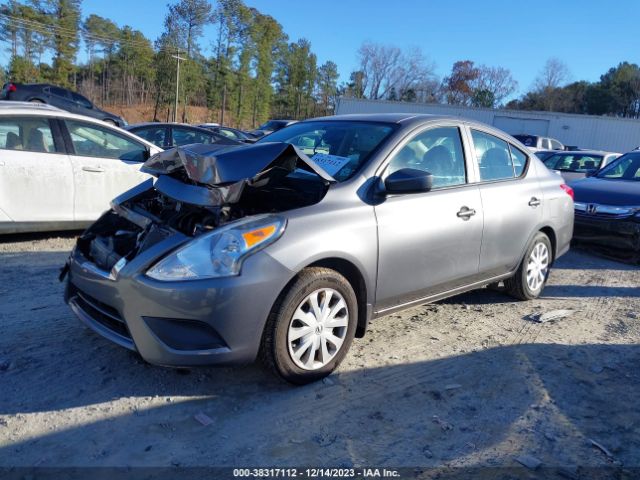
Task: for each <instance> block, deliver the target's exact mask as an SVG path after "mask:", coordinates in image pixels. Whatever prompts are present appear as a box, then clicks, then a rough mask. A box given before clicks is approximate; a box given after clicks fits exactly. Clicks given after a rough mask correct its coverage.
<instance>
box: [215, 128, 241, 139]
mask: <svg viewBox="0 0 640 480" xmlns="http://www.w3.org/2000/svg"><path fill="white" fill-rule="evenodd" d="M218 133H219V134H220V135H224V136H225V137H227V138H230V139H232V140H239V138H238V135H236V133H235V132H234V131H233V130H228V129H226V128H221V129H220V130H218Z"/></svg>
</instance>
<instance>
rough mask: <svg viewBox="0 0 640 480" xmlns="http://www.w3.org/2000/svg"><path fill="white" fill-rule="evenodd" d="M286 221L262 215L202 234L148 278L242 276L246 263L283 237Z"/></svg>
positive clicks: (175, 279)
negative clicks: (247, 258)
mask: <svg viewBox="0 0 640 480" xmlns="http://www.w3.org/2000/svg"><path fill="white" fill-rule="evenodd" d="M285 226H286V220H285V219H284V218H282V217H278V216H275V215H261V216H259V217H252V218H247V219H244V220H240V221H237V222H234V223H230V224H228V225H226V226H224V227H222V228H219V229H217V230H214V231H213V232H211V233H207V234H205V235H202V236H201V237H199V238H197V239H195V240H193V241H192V242H190V243H188V244H187V245H185V246H184V247H182V248H180V249H178V250H176V251H175V252H173V253H172V254H170V255H169V256H167V257H165V258H163V259H162V260H160V261H159V262H158V263H156V264H155V265H154V266H153V267H151V268H150V269H149V270H148V271H147V276H148V277H151V278H153V279H155V280H160V281H164V282H170V281H180V280H199V279H202V278H217V277H230V276H233V275H239V274H240V269H241V267H242V262H243V261H244V259H245V258H246V257H248V256H249V255H251V254H253V253H255V252H257V251H259V250H262V249H263V248H265V247H266V246H267V245H270V244H272V243H273V242H275V241H276V240H277V239H278V238H280V237H281V236H282V233H283V232H284V229H285Z"/></svg>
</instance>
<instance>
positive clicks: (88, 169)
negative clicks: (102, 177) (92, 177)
mask: <svg viewBox="0 0 640 480" xmlns="http://www.w3.org/2000/svg"><path fill="white" fill-rule="evenodd" d="M82 170H83V171H85V172H94V173H102V172H104V168H102V167H82Z"/></svg>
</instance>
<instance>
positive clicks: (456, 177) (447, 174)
mask: <svg viewBox="0 0 640 480" xmlns="http://www.w3.org/2000/svg"><path fill="white" fill-rule="evenodd" d="M402 168H414V169H417V170H423V171H427V172H429V173H431V175H433V188H434V189H436V188H442V187H451V186H454V185H463V184H464V183H466V181H467V178H466V169H465V164H464V154H463V153H462V141H461V140H460V130H458V128H457V127H438V128H431V129H429V130H426V131H424V132H421V133H419V134H418V135H416V136H415V137H414V138H412V139H411V140H409V142H408V143H407V144H406V145H405V146H404V147H402V149H401V150H400V151H399V152H398V153H396V154H395V155H394V157H393V158H392V159H391V161H390V163H389V168H388V169H387V174H391V173H393V172H395V171H396V170H400V169H402Z"/></svg>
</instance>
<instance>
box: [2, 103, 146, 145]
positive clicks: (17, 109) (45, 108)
mask: <svg viewBox="0 0 640 480" xmlns="http://www.w3.org/2000/svg"><path fill="white" fill-rule="evenodd" d="M18 115H36V116H43V117H44V116H50V117H51V116H53V117H56V118H68V119H70V120H82V121H83V122H87V123H93V124H95V125H100V126H106V128H111V129H114V130H123V129H121V128H119V127H115V126H113V125H109V124H108V123H105V122H103V121H102V120H100V119H98V118H93V117H87V116H85V115H77V114H75V113H70V112H67V111H66V110H62V109H60V108H57V107H54V106H53V105H48V104H46V103H31V102H14V101H9V100H2V101H0V116H12V117H13V116H18ZM127 133H128V134H129V135H133V136H134V137H136V139H137V140H138V141H141V142H143V143H144V144H145V145H146V146H148V147H153V148H157V147H156V146H155V145H154V144H153V143H151V142H149V141H147V140H145V139H144V138H140V137H138V136H137V135H135V134H134V133H132V132H127Z"/></svg>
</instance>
